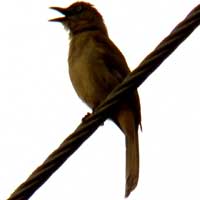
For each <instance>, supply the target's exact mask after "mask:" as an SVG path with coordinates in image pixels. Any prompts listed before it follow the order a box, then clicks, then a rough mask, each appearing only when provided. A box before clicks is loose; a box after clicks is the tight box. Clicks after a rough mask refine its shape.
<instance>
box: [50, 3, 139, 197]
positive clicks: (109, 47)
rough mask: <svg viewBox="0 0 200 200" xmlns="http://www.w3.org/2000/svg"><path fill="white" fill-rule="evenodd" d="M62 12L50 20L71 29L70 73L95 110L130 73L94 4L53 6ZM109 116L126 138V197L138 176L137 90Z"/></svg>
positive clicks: (78, 91) (87, 101)
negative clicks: (64, 6) (60, 15)
mask: <svg viewBox="0 0 200 200" xmlns="http://www.w3.org/2000/svg"><path fill="white" fill-rule="evenodd" d="M51 9H54V10H56V11H58V12H60V13H62V14H63V16H62V17H59V18H55V19H51V20H50V21H54V22H61V23H62V24H63V25H64V27H65V29H66V30H69V38H70V45H69V55H68V65H69V75H70V79H71V82H72V84H73V87H74V89H75V91H76V93H77V94H78V96H79V97H80V98H81V99H82V100H83V101H84V102H85V103H86V104H87V105H88V106H89V107H90V108H92V109H93V110H94V109H95V108H96V107H97V106H98V105H99V104H100V103H101V101H102V100H104V99H105V98H106V96H107V95H108V94H109V93H110V92H111V91H112V90H113V89H114V87H115V86H117V85H118V84H119V83H120V82H122V81H123V79H124V78H125V77H126V76H127V75H128V74H129V73H130V70H129V68H128V65H127V63H126V60H125V58H124V56H123V54H122V53H121V52H120V50H119V49H118V48H117V47H116V46H115V44H114V43H113V42H112V41H111V40H110V38H109V36H108V32H107V28H106V26H105V24H104V21H103V18H102V16H101V14H100V13H99V12H98V11H97V10H96V9H95V8H94V6H93V5H91V4H90V3H86V2H76V3H73V4H72V5H71V6H69V7H67V8H60V7H51ZM110 119H111V120H112V121H113V122H115V124H116V125H117V126H118V127H119V128H120V129H121V130H122V131H123V133H124V134H125V140H126V190H125V197H128V196H129V194H130V192H131V191H132V190H134V188H135V187H136V185H137V182H138V177H139V145H138V129H139V126H140V125H141V114H140V101H139V96H138V93H137V91H136V90H135V91H132V92H130V93H129V94H128V95H127V96H126V97H125V98H123V99H122V101H121V103H120V104H119V105H117V107H116V108H115V109H114V111H113V112H112V113H110Z"/></svg>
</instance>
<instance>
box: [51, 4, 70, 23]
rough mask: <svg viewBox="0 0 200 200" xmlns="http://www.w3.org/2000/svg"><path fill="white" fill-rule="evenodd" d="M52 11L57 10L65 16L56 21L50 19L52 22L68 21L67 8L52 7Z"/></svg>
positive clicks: (55, 19)
mask: <svg viewBox="0 0 200 200" xmlns="http://www.w3.org/2000/svg"><path fill="white" fill-rule="evenodd" d="M50 9H53V10H56V11H58V12H60V13H62V14H63V15H65V16H64V17H58V18H54V19H50V20H49V21H50V22H62V21H64V20H65V19H66V8H60V7H50Z"/></svg>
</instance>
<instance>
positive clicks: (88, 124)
mask: <svg viewBox="0 0 200 200" xmlns="http://www.w3.org/2000/svg"><path fill="white" fill-rule="evenodd" d="M199 24H200V4H199V5H197V6H196V7H195V8H194V9H193V10H192V11H191V12H190V13H189V14H188V15H187V17H186V18H185V19H184V20H183V21H182V22H181V23H179V24H178V25H177V26H176V27H175V28H174V29H173V31H172V32H171V33H170V34H169V35H168V36H167V37H166V38H165V39H164V40H163V41H162V42H161V43H160V44H159V45H158V46H157V47H156V48H155V50H154V51H153V52H151V53H150V54H149V55H148V56H147V57H146V58H145V59H144V60H143V61H142V62H141V63H140V65H139V66H138V67H137V68H136V69H135V70H134V71H133V72H131V73H130V74H129V75H128V76H127V77H126V78H125V79H124V81H123V82H122V83H121V84H119V85H118V86H117V87H116V88H115V89H114V90H113V91H112V92H111V93H110V94H109V95H108V97H107V98H106V99H105V100H104V101H103V102H102V103H101V104H100V105H99V106H98V107H97V109H96V110H95V111H94V112H93V113H92V114H91V115H90V116H88V117H87V118H86V119H84V121H83V122H82V123H81V124H80V125H79V126H78V127H77V129H76V130H75V131H74V132H73V133H72V134H71V135H69V137H67V138H66V139H65V140H64V141H63V143H62V144H61V145H60V146H59V147H58V148H57V149H56V150H55V151H54V152H52V153H51V154H50V155H49V157H48V158H47V159H46V160H45V161H44V162H43V164H42V165H40V166H39V167H38V168H37V169H36V170H35V171H34V172H33V173H32V174H31V175H30V176H29V177H28V179H27V180H26V181H25V182H24V183H22V184H21V185H20V186H19V187H18V188H17V189H16V190H15V191H14V192H13V193H12V194H11V196H10V197H9V198H8V199H7V200H27V199H29V198H30V197H31V195H32V194H33V193H34V192H35V191H36V190H37V189H38V188H39V187H40V186H41V185H42V184H43V183H45V181H47V180H48V178H49V177H50V176H51V175H52V174H53V173H54V172H55V171H56V170H57V169H58V168H59V167H60V166H61V165H62V164H63V163H64V162H65V161H66V160H67V159H68V158H69V157H70V156H71V155H72V154H73V153H74V152H75V151H76V150H77V149H78V148H79V147H80V146H81V144H82V143H83V142H84V141H85V140H86V139H87V138H89V137H90V136H91V135H92V134H93V132H94V131H95V130H96V129H97V128H98V126H100V125H101V124H102V123H103V122H104V121H105V120H106V119H107V118H108V116H109V113H110V112H111V110H112V109H113V107H114V106H116V105H117V103H119V102H120V99H121V98H122V96H124V95H126V93H127V92H128V91H133V90H135V89H137V87H139V86H140V85H141V84H142V83H143V82H144V81H145V80H146V78H147V77H148V76H149V75H150V74H151V73H152V72H153V71H155V70H156V69H157V68H158V66H159V65H160V64H161V63H162V62H163V61H164V60H165V59H166V58H167V57H168V56H169V55H170V54H171V53H172V52H173V51H174V50H175V49H176V48H177V47H178V46H179V45H180V44H181V42H183V41H184V40H185V39H186V38H187V37H188V36H189V35H190V34H191V33H192V32H193V31H194V29H195V28H196V27H197V26H198V25H199Z"/></svg>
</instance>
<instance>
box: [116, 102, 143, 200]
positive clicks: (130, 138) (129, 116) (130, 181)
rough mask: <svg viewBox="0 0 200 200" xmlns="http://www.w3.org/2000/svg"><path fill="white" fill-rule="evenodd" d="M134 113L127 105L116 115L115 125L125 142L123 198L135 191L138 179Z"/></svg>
mask: <svg viewBox="0 0 200 200" xmlns="http://www.w3.org/2000/svg"><path fill="white" fill-rule="evenodd" d="M134 114H135V113H134V112H133V111H132V110H130V108H129V107H127V105H123V107H122V108H121V109H120V110H119V111H118V113H117V120H115V123H116V124H117V125H118V126H119V127H120V129H121V130H122V131H123V133H124V135H125V140H126V190H125V197H128V196H129V194H130V193H131V191H133V190H134V189H135V187H136V186H137V183H138V178H139V141H138V127H139V124H138V123H137V121H138V122H140V121H139V120H136V118H135V115H134Z"/></svg>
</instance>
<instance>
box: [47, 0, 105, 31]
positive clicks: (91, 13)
mask: <svg viewBox="0 0 200 200" xmlns="http://www.w3.org/2000/svg"><path fill="white" fill-rule="evenodd" d="M50 8H51V9H53V10H56V11H58V12H60V13H61V14H63V15H64V16H62V17H58V18H54V19H50V20H49V21H51V22H60V23H62V24H63V25H64V27H65V28H66V29H67V30H69V31H70V33H71V34H76V33H79V32H83V31H87V30H101V31H103V32H105V33H106V34H107V30H106V27H105V25H104V22H103V18H102V16H101V14H100V13H99V12H98V11H97V10H96V9H95V8H94V7H93V5H92V4H90V3H86V2H82V1H78V2H76V3H73V4H72V5H71V6H69V7H66V8H61V7H50Z"/></svg>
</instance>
